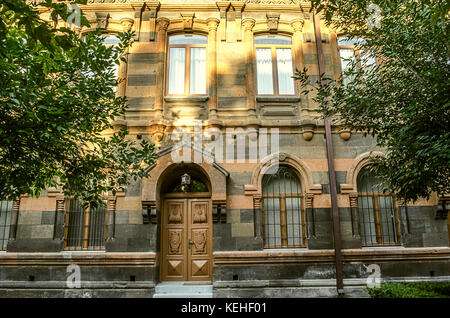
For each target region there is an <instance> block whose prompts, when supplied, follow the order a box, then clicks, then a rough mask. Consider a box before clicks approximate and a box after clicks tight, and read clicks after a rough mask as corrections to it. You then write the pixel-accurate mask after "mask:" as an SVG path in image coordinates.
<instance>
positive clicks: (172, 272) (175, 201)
mask: <svg viewBox="0 0 450 318" xmlns="http://www.w3.org/2000/svg"><path fill="white" fill-rule="evenodd" d="M205 195H206V196H207V195H209V194H201V193H191V194H183V193H173V194H167V195H166V196H165V197H164V202H163V213H162V216H163V217H162V231H161V235H162V239H161V244H162V246H161V247H162V248H161V281H211V280H212V220H211V219H212V202H211V199H210V197H205Z"/></svg>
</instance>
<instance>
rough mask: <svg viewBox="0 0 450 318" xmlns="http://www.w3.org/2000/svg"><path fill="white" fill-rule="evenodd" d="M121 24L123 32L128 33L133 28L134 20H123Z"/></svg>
mask: <svg viewBox="0 0 450 318" xmlns="http://www.w3.org/2000/svg"><path fill="white" fill-rule="evenodd" d="M120 24H122V27H123V31H124V32H128V31H130V30H131V28H132V27H133V24H134V20H133V19H130V18H123V19H121V20H120Z"/></svg>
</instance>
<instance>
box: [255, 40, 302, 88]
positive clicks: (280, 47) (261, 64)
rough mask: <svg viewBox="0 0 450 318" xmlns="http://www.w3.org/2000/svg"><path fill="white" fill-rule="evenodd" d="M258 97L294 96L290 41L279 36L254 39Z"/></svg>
mask: <svg viewBox="0 0 450 318" xmlns="http://www.w3.org/2000/svg"><path fill="white" fill-rule="evenodd" d="M255 47H256V73H257V82H258V95H294V94H295V88H294V79H293V78H292V76H294V65H293V61H292V39H291V38H290V37H288V36H281V35H262V36H256V37H255Z"/></svg>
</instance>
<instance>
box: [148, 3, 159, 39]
mask: <svg viewBox="0 0 450 318" xmlns="http://www.w3.org/2000/svg"><path fill="white" fill-rule="evenodd" d="M146 5H147V8H148V9H149V11H150V39H149V40H150V41H155V39H156V16H157V15H158V9H159V7H160V5H161V4H160V3H159V1H152V2H146Z"/></svg>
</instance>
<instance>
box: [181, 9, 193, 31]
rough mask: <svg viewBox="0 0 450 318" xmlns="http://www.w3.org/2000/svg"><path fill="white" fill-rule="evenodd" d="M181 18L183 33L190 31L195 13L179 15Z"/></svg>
mask: <svg viewBox="0 0 450 318" xmlns="http://www.w3.org/2000/svg"><path fill="white" fill-rule="evenodd" d="M181 18H182V19H183V29H184V31H192V28H193V27H194V18H195V13H181Z"/></svg>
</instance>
